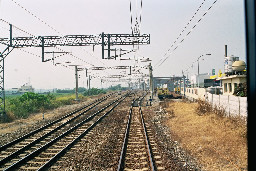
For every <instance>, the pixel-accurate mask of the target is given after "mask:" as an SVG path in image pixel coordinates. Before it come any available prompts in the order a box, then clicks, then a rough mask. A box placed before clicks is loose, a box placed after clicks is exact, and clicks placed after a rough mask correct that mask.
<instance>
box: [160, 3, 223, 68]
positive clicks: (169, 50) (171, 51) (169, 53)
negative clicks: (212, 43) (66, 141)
mask: <svg viewBox="0 0 256 171" xmlns="http://www.w3.org/2000/svg"><path fill="white" fill-rule="evenodd" d="M217 1H218V0H215V1H214V2H213V3H212V5H211V6H210V7H209V8H208V9H207V10H206V12H205V13H204V14H203V15H202V16H201V18H200V19H199V20H198V21H197V22H196V24H195V25H194V26H193V27H192V28H191V30H190V31H189V32H188V33H187V34H186V35H185V36H184V37H183V39H182V40H181V41H180V42H179V43H178V45H176V46H175V48H174V49H173V50H171V48H170V49H168V51H167V53H165V55H164V56H163V58H162V59H161V60H160V61H162V62H161V63H160V64H159V65H158V66H157V67H155V68H156V69H157V68H158V67H159V66H161V65H162V64H163V63H164V62H165V61H166V60H167V59H168V58H169V57H170V55H171V54H172V53H173V52H174V51H175V50H176V49H177V48H178V47H179V46H180V45H181V44H182V43H183V42H184V40H185V39H186V38H187V37H188V36H189V35H190V33H191V32H192V31H193V30H194V29H195V27H196V26H197V25H198V24H199V23H200V22H201V21H202V19H203V18H204V17H205V15H206V14H207V13H208V12H209V10H210V9H211V8H212V7H213V5H214V4H215V3H216V2H217ZM200 8H201V7H200ZM166 55H168V56H166ZM165 56H166V57H165ZM164 57H165V58H164ZM158 63H159V62H158Z"/></svg>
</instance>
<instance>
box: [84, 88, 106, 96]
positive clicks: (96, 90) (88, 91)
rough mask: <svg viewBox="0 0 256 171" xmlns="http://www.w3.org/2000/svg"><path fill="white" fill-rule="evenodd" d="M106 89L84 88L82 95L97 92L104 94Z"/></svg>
mask: <svg viewBox="0 0 256 171" xmlns="http://www.w3.org/2000/svg"><path fill="white" fill-rule="evenodd" d="M106 93H107V91H106V90H103V89H98V88H91V89H90V90H85V91H84V93H83V95H84V96H92V95H98V94H106Z"/></svg>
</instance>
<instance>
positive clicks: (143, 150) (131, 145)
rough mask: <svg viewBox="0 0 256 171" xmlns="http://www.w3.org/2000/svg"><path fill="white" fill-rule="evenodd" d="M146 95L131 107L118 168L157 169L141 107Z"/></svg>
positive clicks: (135, 101)
mask: <svg viewBox="0 0 256 171" xmlns="http://www.w3.org/2000/svg"><path fill="white" fill-rule="evenodd" d="M145 95H146V94H145ZM145 95H144V96H143V97H141V98H138V99H136V100H134V101H133V103H132V106H131V108H130V111H129V119H128V122H127V125H126V131H125V136H124V140H123V145H122V151H121V155H120V158H119V165H118V170H157V168H156V164H155V160H154V156H153V152H152V147H151V144H150V141H149V136H148V133H147V128H146V126H145V122H144V117H143V112H142V109H141V102H142V100H143V98H144V97H145Z"/></svg>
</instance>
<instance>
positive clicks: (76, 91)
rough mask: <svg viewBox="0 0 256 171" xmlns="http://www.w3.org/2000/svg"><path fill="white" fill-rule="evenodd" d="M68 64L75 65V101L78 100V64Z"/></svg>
mask: <svg viewBox="0 0 256 171" xmlns="http://www.w3.org/2000/svg"><path fill="white" fill-rule="evenodd" d="M69 66H74V67H75V79H76V88H75V93H76V98H75V100H76V101H79V99H78V68H77V66H79V65H69Z"/></svg>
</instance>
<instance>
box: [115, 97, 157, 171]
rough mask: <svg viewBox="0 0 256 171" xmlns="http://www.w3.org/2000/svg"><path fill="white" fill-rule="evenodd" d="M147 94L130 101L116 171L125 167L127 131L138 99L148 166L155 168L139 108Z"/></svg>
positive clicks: (120, 170) (128, 131)
mask: <svg viewBox="0 0 256 171" xmlns="http://www.w3.org/2000/svg"><path fill="white" fill-rule="evenodd" d="M147 94H148V92H147V93H145V94H144V95H143V96H142V97H139V98H137V99H134V100H133V102H132V105H131V107H130V110H129V116H128V122H127V124H126V131H125V136H124V140H123V145H122V150H121V154H120V157H119V162H118V168H117V170H118V171H122V170H124V168H125V155H126V151H127V146H128V139H129V133H130V127H131V118H132V109H133V107H134V103H135V101H139V103H138V104H139V112H140V116H141V123H142V126H143V130H144V137H145V140H146V141H145V142H146V146H147V153H148V156H149V163H150V168H151V169H152V170H153V171H155V170H157V168H156V166H155V161H154V158H153V153H152V148H151V146H150V141H149V138H148V136H147V129H146V126H145V122H144V118H143V114H142V110H141V103H142V101H143V99H144V98H145V96H146V95H147Z"/></svg>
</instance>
